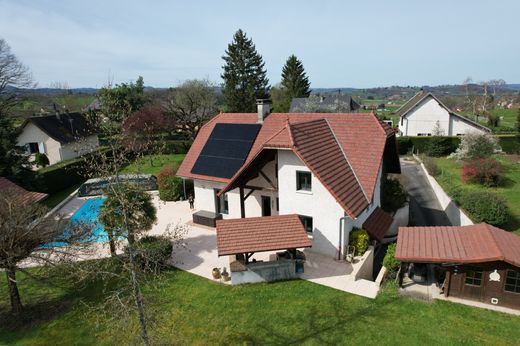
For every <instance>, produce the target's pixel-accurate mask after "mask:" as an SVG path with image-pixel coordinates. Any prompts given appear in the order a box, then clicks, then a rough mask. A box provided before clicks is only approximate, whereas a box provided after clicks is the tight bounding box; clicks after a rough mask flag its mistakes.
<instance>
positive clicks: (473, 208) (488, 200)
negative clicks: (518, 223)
mask: <svg viewBox="0 0 520 346" xmlns="http://www.w3.org/2000/svg"><path fill="white" fill-rule="evenodd" d="M459 200H460V203H461V205H462V207H463V208H464V209H465V210H466V211H467V212H468V213H469V214H470V217H471V219H472V220H473V221H474V222H476V223H480V222H486V223H488V224H490V225H493V226H497V227H500V226H502V225H504V224H506V223H507V222H508V221H509V209H508V207H507V204H506V201H505V199H504V198H502V197H501V196H499V195H497V194H495V193H491V192H477V191H474V192H468V193H466V194H463V195H461V196H460V198H459Z"/></svg>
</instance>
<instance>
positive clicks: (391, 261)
mask: <svg viewBox="0 0 520 346" xmlns="http://www.w3.org/2000/svg"><path fill="white" fill-rule="evenodd" d="M396 247H397V245H396V243H392V244H390V245H388V249H387V250H386V254H385V258H383V265H384V266H385V268H386V269H388V274H389V277H395V275H396V274H397V271H398V270H399V266H400V265H401V262H399V261H398V260H396V259H395V248H396Z"/></svg>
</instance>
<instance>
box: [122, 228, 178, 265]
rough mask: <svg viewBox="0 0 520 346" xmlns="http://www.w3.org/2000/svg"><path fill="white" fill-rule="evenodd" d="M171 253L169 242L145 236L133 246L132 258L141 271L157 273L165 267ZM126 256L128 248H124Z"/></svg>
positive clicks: (171, 247) (165, 239) (171, 246)
mask: <svg viewBox="0 0 520 346" xmlns="http://www.w3.org/2000/svg"><path fill="white" fill-rule="evenodd" d="M172 251H173V245H172V243H171V241H170V240H169V239H167V238H164V237H157V236H146V237H143V238H141V239H139V240H137V241H136V242H135V244H134V258H135V260H136V262H137V264H138V265H139V267H140V268H141V269H143V270H144V271H147V272H154V273H157V272H159V271H161V270H162V269H164V268H165V267H167V262H168V260H169V259H170V257H171V255H172ZM125 254H126V255H127V256H128V247H126V248H125Z"/></svg>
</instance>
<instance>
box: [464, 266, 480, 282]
mask: <svg viewBox="0 0 520 346" xmlns="http://www.w3.org/2000/svg"><path fill="white" fill-rule="evenodd" d="M465 284H466V285H473V286H480V285H481V284H482V268H476V267H473V268H468V269H467V270H466V281H465Z"/></svg>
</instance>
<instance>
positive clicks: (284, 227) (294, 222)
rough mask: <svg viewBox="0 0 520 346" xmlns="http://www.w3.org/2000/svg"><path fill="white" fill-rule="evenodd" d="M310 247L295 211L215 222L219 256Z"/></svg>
mask: <svg viewBox="0 0 520 346" xmlns="http://www.w3.org/2000/svg"><path fill="white" fill-rule="evenodd" d="M311 246H312V244H311V241H310V240H309V238H308V236H307V233H306V232H305V229H304V227H303V225H302V223H301V221H300V218H299V216H298V215H296V214H291V215H277V216H263V217H250V218H243V219H228V220H218V221H217V250H218V255H219V256H226V255H236V254H241V253H252V252H264V251H276V250H287V249H296V248H306V247H311Z"/></svg>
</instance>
